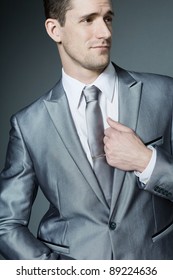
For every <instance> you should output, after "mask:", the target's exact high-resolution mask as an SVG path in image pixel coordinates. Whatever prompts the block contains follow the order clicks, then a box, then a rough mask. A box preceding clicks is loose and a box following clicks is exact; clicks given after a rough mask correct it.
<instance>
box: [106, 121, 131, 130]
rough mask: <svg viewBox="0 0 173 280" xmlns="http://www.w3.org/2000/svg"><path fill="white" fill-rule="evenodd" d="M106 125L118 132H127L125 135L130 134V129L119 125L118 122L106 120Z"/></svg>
mask: <svg viewBox="0 0 173 280" xmlns="http://www.w3.org/2000/svg"><path fill="white" fill-rule="evenodd" d="M107 123H108V124H109V126H110V127H111V128H113V129H116V130H118V131H121V132H127V133H130V132H132V129H131V128H129V127H127V126H125V125H123V124H121V123H119V122H116V121H113V120H112V119H111V118H108V119H107Z"/></svg>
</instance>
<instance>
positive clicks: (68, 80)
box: [62, 63, 117, 108]
mask: <svg viewBox="0 0 173 280" xmlns="http://www.w3.org/2000/svg"><path fill="white" fill-rule="evenodd" d="M116 80H117V75H116V71H115V68H114V67H113V65H112V63H109V65H108V66H107V67H106V69H105V70H104V71H103V72H102V73H101V74H100V75H99V76H98V78H97V79H96V80H95V81H94V82H93V83H92V84H91V85H95V86H96V87H98V88H99V89H100V90H101V92H102V93H103V94H105V96H106V97H107V98H108V100H109V101H110V102H112V100H113V96H114V90H115V82H116ZM62 84H63V87H64V90H65V92H66V95H67V98H68V100H69V102H72V103H73V105H74V106H75V107H76V108H78V106H79V104H80V101H81V93H82V90H83V88H84V87H85V86H86V84H84V83H81V82H80V81H78V80H76V79H74V78H72V77H70V76H69V75H67V74H66V73H65V72H64V70H63V69H62ZM72 89H73V91H72Z"/></svg>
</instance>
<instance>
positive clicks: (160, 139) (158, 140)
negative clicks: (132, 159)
mask: <svg viewBox="0 0 173 280" xmlns="http://www.w3.org/2000/svg"><path fill="white" fill-rule="evenodd" d="M162 144H163V136H160V137H158V138H156V139H153V140H152V141H149V142H147V143H145V145H146V146H149V145H150V146H153V147H155V146H160V145H162Z"/></svg>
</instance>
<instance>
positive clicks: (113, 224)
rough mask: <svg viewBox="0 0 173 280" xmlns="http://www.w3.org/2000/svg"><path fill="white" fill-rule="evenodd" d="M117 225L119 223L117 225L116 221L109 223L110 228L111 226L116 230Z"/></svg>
mask: <svg viewBox="0 0 173 280" xmlns="http://www.w3.org/2000/svg"><path fill="white" fill-rule="evenodd" d="M116 227H117V225H116V223H115V222H110V223H109V228H110V229H111V230H115V229H116Z"/></svg>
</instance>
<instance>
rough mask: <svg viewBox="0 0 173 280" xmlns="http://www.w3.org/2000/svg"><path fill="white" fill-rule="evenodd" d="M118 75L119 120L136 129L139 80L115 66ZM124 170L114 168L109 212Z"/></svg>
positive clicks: (112, 206)
mask: <svg viewBox="0 0 173 280" xmlns="http://www.w3.org/2000/svg"><path fill="white" fill-rule="evenodd" d="M116 72H117V75H118V82H119V86H118V95H119V97H118V102H119V122H120V123H122V124H124V125H126V126H128V127H130V128H132V129H133V130H134V131H136V129H137V123H138V114H139V107H140V100H141V86H142V84H141V82H137V81H136V80H134V78H133V77H132V76H131V75H130V74H129V73H128V72H127V71H125V70H123V69H121V68H119V67H117V66H116ZM125 174H126V172H124V171H122V170H118V169H115V172H114V182H113V193H112V202H111V213H112V211H113V209H114V207H115V206H116V202H117V200H118V197H119V194H120V191H121V189H122V185H123V182H124V179H125Z"/></svg>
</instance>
